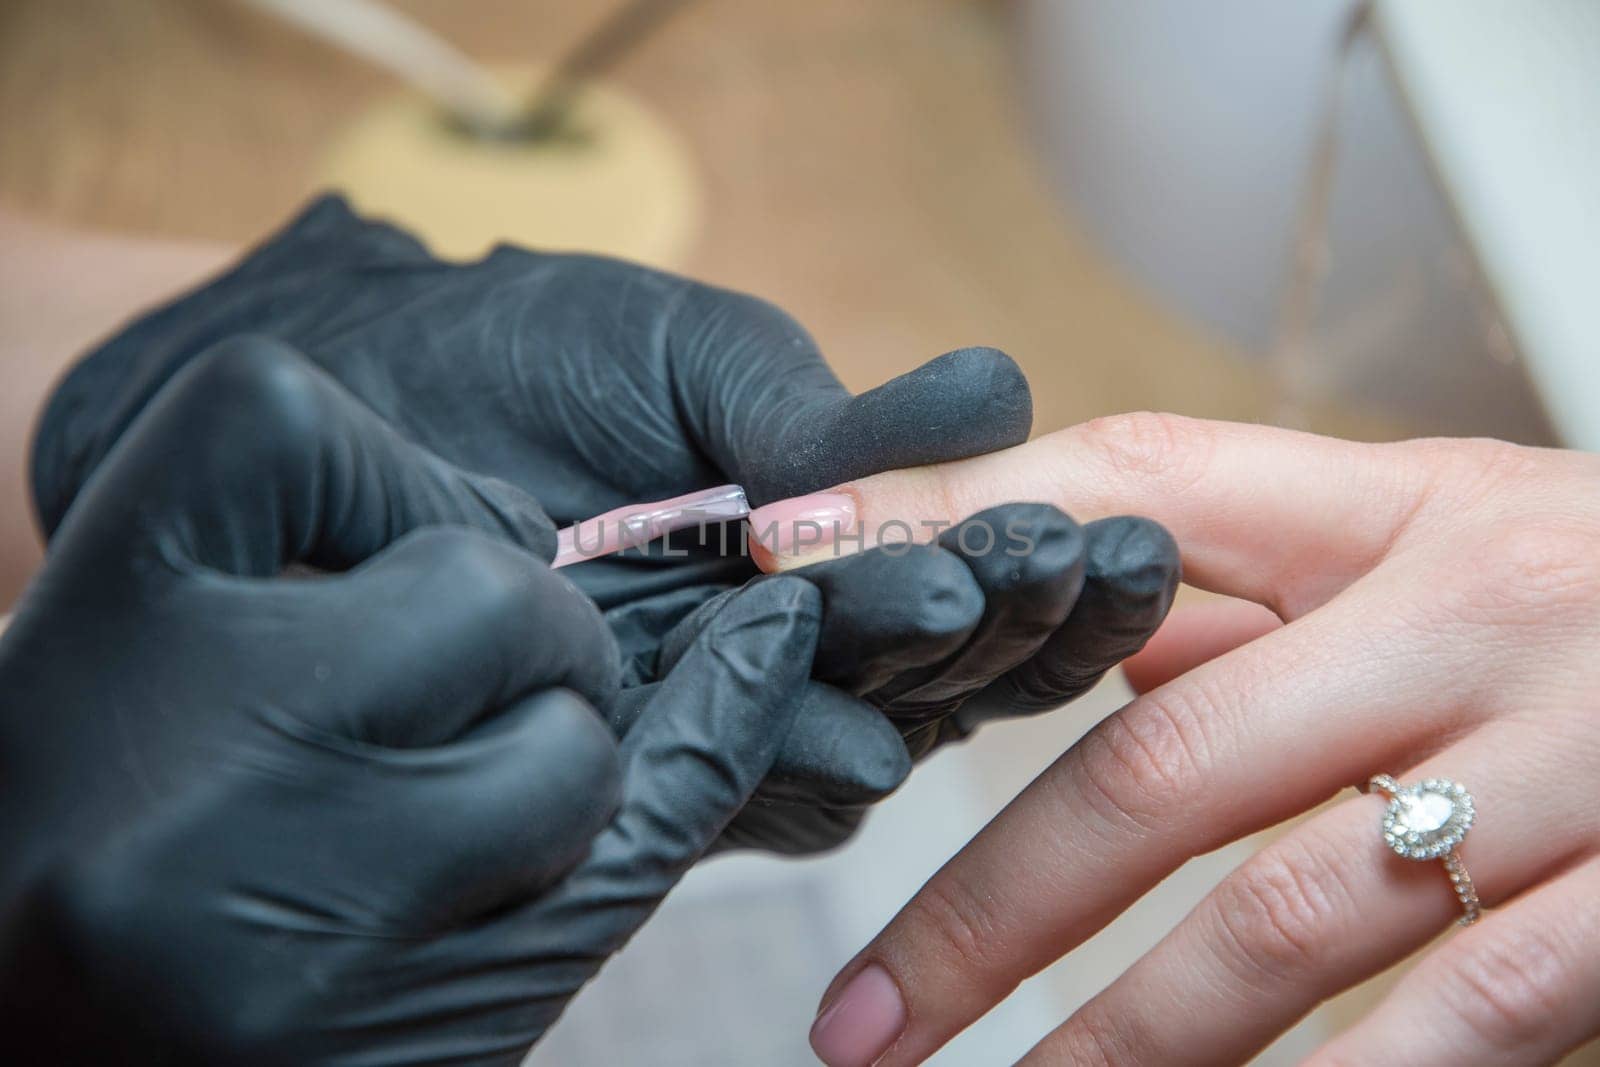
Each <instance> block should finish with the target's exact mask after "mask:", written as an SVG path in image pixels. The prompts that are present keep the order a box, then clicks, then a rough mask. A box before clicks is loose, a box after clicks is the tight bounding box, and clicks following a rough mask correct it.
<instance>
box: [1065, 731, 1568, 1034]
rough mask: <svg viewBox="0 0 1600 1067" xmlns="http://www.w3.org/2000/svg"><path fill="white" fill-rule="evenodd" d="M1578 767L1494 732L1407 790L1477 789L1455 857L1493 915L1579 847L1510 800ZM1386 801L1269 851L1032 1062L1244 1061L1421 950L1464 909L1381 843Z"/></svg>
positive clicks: (1556, 820)
mask: <svg viewBox="0 0 1600 1067" xmlns="http://www.w3.org/2000/svg"><path fill="white" fill-rule="evenodd" d="M1533 764H1537V766H1538V769H1537V771H1535V770H1534V768H1533V766H1532V765H1533ZM1586 764H1587V755H1586V754H1577V753H1574V752H1572V751H1571V750H1570V749H1569V750H1567V751H1562V750H1560V748H1559V746H1555V745H1551V746H1549V747H1547V748H1545V747H1541V746H1539V745H1538V743H1537V741H1535V742H1534V744H1533V745H1532V746H1531V748H1530V746H1529V745H1528V743H1527V741H1526V739H1525V738H1524V737H1523V735H1522V731H1520V730H1503V729H1495V728H1494V727H1488V728H1485V729H1484V730H1481V731H1479V732H1478V733H1476V734H1474V735H1472V736H1471V737H1470V738H1469V739H1468V740H1466V741H1465V742H1463V743H1461V744H1459V745H1457V746H1455V747H1453V748H1451V749H1450V750H1448V751H1447V752H1445V753H1442V754H1441V755H1439V756H1438V757H1436V758H1433V759H1430V760H1429V761H1428V763H1427V764H1426V765H1425V766H1424V767H1422V768H1420V769H1417V770H1414V771H1410V772H1407V773H1406V774H1405V775H1404V776H1403V780H1404V781H1405V782H1408V783H1409V782H1414V781H1420V780H1423V779H1426V778H1428V777H1430V776H1435V775H1439V774H1443V773H1445V769H1446V768H1448V773H1450V774H1451V775H1453V776H1455V777H1456V778H1457V779H1458V780H1459V781H1460V782H1462V783H1464V784H1466V785H1467V786H1469V787H1470V789H1471V793H1472V795H1473V796H1474V797H1475V798H1476V800H1477V804H1478V807H1477V812H1478V815H1477V821H1476V823H1475V824H1474V825H1473V827H1472V829H1471V830H1470V832H1469V835H1468V837H1467V839H1466V840H1465V841H1464V842H1463V843H1462V845H1461V855H1462V857H1463V861H1464V862H1465V863H1466V865H1467V867H1468V869H1469V871H1470V874H1471V876H1472V879H1473V881H1474V883H1475V884H1476V887H1477V891H1478V893H1479V895H1480V897H1481V899H1482V901H1483V904H1484V906H1486V907H1488V906H1493V905H1495V904H1498V903H1499V902H1501V901H1503V900H1506V899H1508V898H1510V897H1512V896H1514V895H1516V894H1517V893H1519V892H1521V891H1522V890H1523V889H1524V888H1526V887H1527V886H1528V885H1529V884H1532V883H1536V882H1537V881H1538V880H1539V879H1540V878H1541V877H1543V876H1544V875H1545V874H1546V873H1548V872H1549V871H1551V870H1552V869H1556V868H1559V867H1560V866H1561V865H1563V864H1564V863H1565V862H1566V861H1567V860H1568V859H1569V857H1571V856H1572V855H1573V854H1574V852H1575V851H1576V850H1578V849H1580V848H1583V847H1584V846H1585V837H1586V836H1587V835H1586V834H1585V833H1583V832H1581V831H1580V830H1579V829H1578V828H1577V822H1576V820H1573V819H1572V818H1570V814H1569V813H1568V812H1566V811H1563V810H1560V809H1559V808H1558V807H1557V806H1555V805H1531V806H1530V805H1525V804H1520V803H1519V800H1520V798H1522V797H1524V796H1525V795H1526V792H1525V790H1524V789H1523V788H1522V783H1523V782H1524V781H1526V780H1527V779H1528V777H1529V776H1530V773H1542V774H1546V775H1555V776H1557V777H1561V776H1568V777H1581V776H1582V775H1583V774H1585V773H1586ZM1387 804H1388V801H1387V799H1386V798H1384V797H1382V796H1381V795H1373V796H1365V797H1359V798H1356V799H1352V800H1350V801H1348V802H1346V803H1343V804H1341V805H1339V806H1338V807H1336V808H1333V809H1332V810H1330V811H1327V812H1324V813H1322V814H1321V815H1319V816H1317V817H1316V818H1314V819H1312V820H1311V821H1310V822H1308V823H1307V824H1306V825H1304V826H1302V827H1300V828H1298V829H1296V830H1295V831H1294V832H1292V833H1291V834H1289V835H1288V836H1287V837H1285V838H1284V839H1282V840H1280V841H1277V842H1275V843H1274V844H1272V845H1269V846H1268V847H1267V848H1266V849H1264V850H1263V851H1262V852H1260V853H1259V854H1258V855H1256V856H1255V857H1254V858H1252V859H1251V860H1250V861H1249V862H1247V863H1246V864H1244V865H1243V866H1242V867H1240V868H1239V869H1238V870H1236V871H1234V872H1233V873H1232V874H1230V875H1229V876H1228V877H1227V878H1226V879H1224V880H1223V882H1222V883H1221V884H1220V885H1219V886H1218V887H1217V888H1216V890H1214V891H1213V892H1212V893H1211V894H1210V895H1208V896H1207V897H1206V898H1205V899H1204V900H1203V901H1201V903H1200V904H1199V905H1198V906H1197V907H1196V908H1195V909H1194V911H1193V912H1191V913H1190V914H1189V916H1188V917H1187V918H1185V919H1184V920H1183V922H1181V923H1180V924H1179V925H1178V927H1177V928H1176V929H1174V930H1173V931H1172V932H1171V933H1170V934H1168V935H1167V937H1166V938H1165V939H1164V940H1162V942H1161V943H1160V944H1159V945H1157V946H1156V947H1155V948H1154V949H1153V950H1151V951H1150V952H1149V953H1148V954H1146V955H1145V956H1144V957H1143V958H1142V959H1140V960H1139V961H1138V962H1136V963H1135V964H1134V965H1133V966H1132V967H1131V968H1129V970H1128V971H1127V972H1126V973H1125V974H1123V975H1122V976H1121V977H1120V978H1118V979H1117V981H1116V982H1114V983H1113V984H1112V985H1111V986H1110V987H1109V988H1108V989H1106V990H1105V991H1104V992H1102V993H1101V994H1100V995H1099V996H1097V997H1095V998H1094V999H1093V1000H1091V1001H1090V1002H1089V1003H1088V1004H1087V1005H1085V1006H1084V1007H1083V1008H1082V1009H1081V1010H1080V1011H1078V1012H1077V1013H1076V1014H1075V1015H1074V1016H1073V1017H1072V1018H1071V1019H1070V1020H1068V1021H1067V1022H1066V1023H1064V1024H1063V1025H1062V1026H1061V1027H1060V1028H1059V1029H1058V1030H1056V1032H1055V1033H1054V1034H1052V1035H1051V1036H1050V1037H1048V1038H1046V1039H1045V1040H1044V1041H1043V1042H1042V1043H1041V1044H1040V1045H1039V1046H1038V1048H1037V1049H1036V1050H1035V1052H1034V1056H1035V1059H1036V1061H1037V1062H1041V1063H1059V1062H1072V1063H1076V1062H1080V1061H1082V1062H1097V1063H1098V1062H1134V1063H1170V1064H1185V1063H1194V1064H1201V1063H1243V1062H1245V1061H1246V1060H1248V1059H1250V1058H1251V1057H1252V1056H1253V1055H1254V1054H1255V1053H1257V1052H1259V1051H1260V1050H1261V1049H1262V1048H1264V1047H1266V1045H1267V1044H1269V1043H1270V1042H1271V1041H1272V1040H1274V1039H1275V1038H1276V1037H1277V1036H1278V1035H1279V1034H1280V1033H1282V1032H1283V1031H1284V1030H1287V1029H1288V1028H1289V1027H1290V1026H1292V1025H1293V1024H1294V1023H1295V1021H1296V1020H1298V1019H1299V1018H1300V1017H1301V1016H1303V1015H1305V1014H1306V1013H1307V1012H1308V1011H1310V1010H1311V1009H1312V1008H1314V1007H1315V1006H1316V1005H1317V1004H1319V1003H1321V1002H1322V1001H1323V1000H1325V999H1326V998H1328V997H1330V996H1332V995H1333V994H1335V993H1337V992H1339V991H1341V990H1343V989H1345V988H1348V987H1349V986H1351V985H1353V984H1355V983H1356V982H1359V981H1361V980H1363V979H1365V978H1367V977H1370V976H1371V975H1374V974H1376V973H1378V972H1380V971H1383V970H1385V969H1387V968H1388V967H1390V966H1392V965H1393V964H1395V963H1397V962H1399V961H1400V960H1401V959H1403V958H1405V957H1406V956H1408V955H1410V954H1411V953H1412V952H1414V951H1415V950H1416V949H1418V948H1421V947H1422V946H1423V945H1425V944H1427V943H1428V942H1429V941H1430V940H1432V939H1433V937H1434V936H1435V935H1436V934H1437V933H1438V932H1439V931H1440V930H1441V929H1443V928H1444V927H1445V926H1446V925H1447V924H1448V923H1449V922H1451V921H1452V920H1454V919H1456V918H1459V917H1460V915H1461V905H1460V903H1458V901H1457V900H1456V898H1455V895H1454V893H1453V892H1452V890H1451V884H1452V883H1451V882H1450V880H1449V878H1448V877H1447V872H1446V871H1445V869H1444V867H1443V865H1442V864H1441V863H1439V862H1438V861H1436V860H1435V861H1413V860H1407V859H1404V858H1402V857H1400V856H1397V855H1396V854H1395V853H1394V852H1393V851H1392V850H1391V849H1390V848H1389V846H1388V845H1387V844H1385V842H1384V839H1383V836H1382V833H1381V824H1382V813H1383V811H1384V810H1385V807H1386V806H1387ZM1407 1062H1410V1061H1409V1060H1408V1061H1407Z"/></svg>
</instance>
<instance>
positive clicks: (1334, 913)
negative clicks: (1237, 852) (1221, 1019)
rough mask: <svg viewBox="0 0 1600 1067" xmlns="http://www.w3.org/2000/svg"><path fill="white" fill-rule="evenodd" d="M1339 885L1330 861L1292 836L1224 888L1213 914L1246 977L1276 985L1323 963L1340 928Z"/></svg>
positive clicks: (1257, 983) (1254, 984)
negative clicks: (1318, 856) (1330, 867)
mask: <svg viewBox="0 0 1600 1067" xmlns="http://www.w3.org/2000/svg"><path fill="white" fill-rule="evenodd" d="M1338 884H1339V883H1338V882H1337V881H1336V880H1335V875H1334V872H1332V871H1331V870H1330V869H1329V868H1328V866H1327V864H1325V863H1323V862H1321V861H1320V860H1319V859H1317V857H1316V856H1315V855H1314V853H1313V851H1312V850H1311V849H1310V848H1307V847H1305V846H1303V845H1301V844H1299V843H1292V839H1291V841H1285V842H1283V843H1281V844H1280V845H1278V846H1275V847H1274V848H1272V849H1269V850H1268V851H1266V852H1263V853H1261V854H1260V855H1259V856H1257V857H1256V858H1255V859H1253V860H1252V861H1250V863H1248V864H1246V865H1245V866H1244V867H1243V868H1241V869H1240V870H1239V871H1237V872H1236V873H1235V874H1233V875H1232V876H1230V877H1229V878H1228V879H1226V880H1225V881H1224V882H1223V883H1222V884H1221V885H1220V886H1218V888H1217V895H1216V897H1215V899H1214V906H1213V909H1212V914H1213V915H1214V917H1215V921H1216V924H1217V926H1218V927H1219V928H1220V930H1221V932H1222V934H1223V936H1224V938H1225V940H1226V943H1227V944H1228V946H1229V948H1230V953H1229V958H1230V959H1231V960H1232V961H1233V962H1234V963H1235V964H1236V969H1237V971H1238V973H1239V975H1240V977H1241V978H1242V979H1243V980H1244V981H1246V982H1247V983H1249V984H1250V985H1251V986H1252V987H1270V986H1274V985H1277V984H1279V983H1281V982H1283V981H1284V980H1286V979H1289V978H1292V977H1295V976H1297V975H1302V974H1305V973H1308V972H1310V971H1313V970H1315V969H1316V968H1317V967H1319V966H1320V965H1321V963H1322V962H1323V960H1324V957H1325V956H1326V955H1327V953H1328V951H1329V948H1330V945H1331V944H1332V941H1331V938H1332V937H1333V936H1335V934H1336V932H1337V930H1338V929H1339V926H1340V923H1339V919H1340V908H1339V905H1338V902H1337V894H1336V890H1335V888H1334V887H1336V886H1337V885H1338Z"/></svg>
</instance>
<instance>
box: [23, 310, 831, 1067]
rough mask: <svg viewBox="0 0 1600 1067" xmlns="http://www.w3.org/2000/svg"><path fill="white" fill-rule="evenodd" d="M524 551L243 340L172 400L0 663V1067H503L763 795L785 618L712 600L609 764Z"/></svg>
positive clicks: (356, 414) (798, 625)
mask: <svg viewBox="0 0 1600 1067" xmlns="http://www.w3.org/2000/svg"><path fill="white" fill-rule="evenodd" d="M554 543H555V541H554V532H553V528H552V526H551V524H550V522H549V520H548V519H547V518H546V517H545V515H544V514H543V513H542V512H541V511H540V510H539V508H538V507H537V505H536V504H535V503H534V502H533V501H532V499H531V498H529V497H528V496H526V495H525V494H524V493H522V492H521V491H520V490H517V489H515V488H513V487H512V486H510V485H507V484H506V483H504V482H499V481H496V480H495V479H492V478H486V477H482V476H479V475H474V474H468V473H465V472H463V471H462V470H460V469H459V468H457V467H454V466H452V465H450V464H448V463H446V462H444V461H442V460H440V459H438V458H437V457H436V456H434V455H432V454H430V453H429V452H426V451H424V450H422V449H420V448H418V447H417V446H416V445H414V444H412V443H410V442H408V441H406V440H405V439H404V438H402V437H401V436H400V435H399V434H397V433H396V432H395V431H394V430H393V429H392V428H391V427H390V426H389V425H388V424H386V423H385V422H383V421H382V420H380V419H378V418H377V417H375V416H374V415H373V414H372V413H371V412H370V411H368V410H367V409H366V408H365V407H363V406H362V405H361V404H360V403H359V402H358V401H356V400H355V399H354V398H353V397H351V396H350V395H349V393H348V392H346V391H345V390H344V389H343V388H342V387H341V386H339V385H338V384H337V383H336V382H334V381H332V380H331V379H330V378H328V377H327V376H326V375H325V374H324V373H323V372H322V371H320V370H318V369H316V368H315V367H313V366H312V365H311V364H310V363H308V362H306V361H305V360H304V359H302V358H301V357H300V356H299V355H298V354H296V353H295V352H293V351H292V350H290V349H288V348H287V347H285V346H284V345H282V344H281V343H278V342H273V341H265V340H252V339H242V340H237V341H232V342H228V343H225V344H224V345H222V346H219V348H218V349H217V350H215V351H213V352H211V353H209V354H207V355H204V356H202V357H201V358H199V359H198V360H196V361H195V362H194V363H192V364H191V365H190V366H189V367H187V368H186V369H184V370H182V371H181V372H179V373H178V374H177V375H175V376H174V377H173V379H172V381H171V382H170V383H169V384H168V385H167V386H166V387H165V388H164V389H163V390H162V391H161V392H160V393H159V394H158V395H157V396H156V397H155V398H154V399H153V401H152V402H151V403H150V404H149V405H148V407H147V408H146V409H145V410H144V411H143V412H142V413H141V414H140V415H139V416H138V417H137V418H136V419H134V420H133V422H132V423H131V425H130V426H129V427H128V428H127V429H126V432H124V433H122V434H120V435H119V440H118V441H117V443H116V445H115V447H114V448H112V449H111V450H110V452H109V453H108V454H107V456H106V457H105V460H104V462H103V463H102V464H100V466H99V468H98V469H97V470H96V471H95V473H94V475H93V477H92V478H90V479H89V480H88V482H87V483H86V485H85V486H84V489H83V492H82V495H81V499H79V501H78V502H77V503H76V504H75V505H74V506H73V508H72V510H71V512H70V514H69V515H68V516H67V518H66V520H65V522H64V523H63V524H62V525H61V527H60V529H59V530H58V532H57V536H56V537H55V539H54V541H53V543H52V545H51V553H50V557H49V560H48V562H47V563H46V565H45V567H44V569H43V571H42V572H41V573H40V575H39V576H38V578H37V580H36V581H35V583H34V585H33V587H32V589H31V590H30V592H29V594H28V595H27V597H26V598H25V599H24V601H23V604H22V606H21V609H20V611H19V613H18V615H17V617H16V619H15V621H14V622H13V623H12V625H11V626H10V628H9V629H8V630H7V632H6V633H5V634H4V636H3V638H0V692H3V693H4V694H5V695H6V704H5V708H4V712H3V714H0V768H3V769H0V780H3V781H4V783H5V794H4V803H3V804H0V1022H3V1025H0V1030H3V1032H4V1035H5V1036H4V1041H5V1046H6V1050H7V1054H8V1056H10V1057H11V1058H13V1059H15V1060H16V1061H17V1062H26V1063H123V1062H138V1063H205V1064H215V1063H230V1064H284V1063H295V1064H315V1063H330V1062H338V1063H356V1062H359V1063H368V1064H386V1063H407V1064H412V1063H424V1062H428V1063H435V1062H437V1063H446V1062H448V1063H463V1062H473V1063H505V1064H514V1063H517V1062H519V1061H520V1060H521V1058H522V1057H523V1055H524V1054H525V1052H526V1051H527V1048H528V1046H529V1045H530V1044H531V1043H532V1042H533V1041H534V1040H535V1039H536V1038H538V1037H539V1035H540V1034H541V1033H542V1032H543V1031H544V1030H545V1029H546V1028H547V1027H548V1026H549V1025H550V1023H551V1021H552V1020H554V1019H555V1017H556V1016H557V1015H558V1014H559V1013H560V1011H561V1009H562V1007H563V1005H564V1004H565V1003H566V1001H567V1000H568V999H569V998H570V997H571V996H572V994H573V993H574V992H575V991H576V990H577V989H578V988H579V987H580V986H581V985H582V984H583V983H584V982H585V981H586V980H587V979H588V978H589V977H590V976H591V975H592V974H593V973H594V972H595V971H596V969H598V968H599V966H600V965H601V963H602V962H604V960H605V959H606V958H607V957H608V956H609V955H610V954H611V953H613V952H614V951H616V950H617V948H619V947H620V946H621V945H622V943H623V942H624V941H625V940H626V939H627V938H628V936H629V935H630V934H631V933H632V931H633V930H634V929H635V928H637V927H638V926H639V924H640V923H642V922H643V921H644V920H645V918H646V917H647V916H648V915H649V914H650V912H651V911H652V910H653V909H654V907H655V905H656V904H657V903H658V902H659V900H660V899H661V897H662V895H663V894H665V893H666V892H667V890H668V889H669V888H670V887H671V886H672V885H673V884H674V882H676V880H677V879H678V878H679V876H680V875H681V874H682V873H683V872H684V871H685V870H686V869H687V868H688V866H689V865H690V864H691V863H693V861H694V860H695V859H696V858H698V856H699V855H700V854H701V853H702V852H703V850H704V849H705V848H706V847H707V846H708V845H709V844H710V843H711V842H712V841H713V839H714V838H715V837H716V836H717V835H718V833H719V832H720V831H721V830H722V828H723V826H724V824H725V823H726V822H727V820H728V819H729V817H730V816H731V815H732V814H733V813H734V812H735V811H737V810H738V809H739V808H740V807H742V806H743V804H744V803H745V802H746V800H747V799H748V797H749V795H750V793H751V791H752V790H753V789H754V788H755V786H756V784H757V783H758V782H759V781H760V780H761V779H762V778H763V776H764V775H765V774H766V773H767V771H768V768H769V767H770V765H771V763H772V761H773V759H774V757H775V756H776V754H777V751H778V747H779V745H780V744H781V742H782V740H783V738H784V736H785V734H786V733H787V732H788V729H789V725H790V720H791V718H792V716H793V714H794V709H795V707H796V705H797V702H798V701H797V693H798V691H799V688H800V686H801V685H802V684H803V683H804V681H805V679H806V677H807V675H808V674H809V670H810V663H811V655H812V649H813V647H814V644H815V640H816V631H817V624H818V618H819V614H820V603H819V602H820V597H819V596H818V594H817V593H816V591H815V589H814V588H812V587H811V586H810V585H808V584H807V583H805V582H802V581H798V580H785V581H783V582H782V583H780V584H763V585H761V586H759V587H757V588H754V589H751V590H750V591H749V592H748V593H745V594H743V595H741V596H738V597H736V598H735V599H734V600H732V601H731V602H730V603H729V604H728V606H727V608H726V610H724V611H723V612H721V613H720V614H719V615H718V617H717V618H716V620H715V621H714V622H713V623H712V624H711V625H710V626H708V627H707V628H706V629H705V632H703V633H702V634H701V635H700V636H699V638H698V640H697V641H696V642H695V643H694V645H693V646H692V647H690V648H689V649H687V650H686V651H685V652H684V654H683V655H682V657H681V658H680V659H679V660H678V662H677V664H676V666H675V668H674V669H673V671H672V672H671V673H670V674H668V675H667V676H666V678H665V680H664V681H663V682H662V684H661V685H660V686H659V687H658V688H657V689H656V691H655V692H654V694H653V697H652V699H651V700H650V701H649V703H648V704H647V705H646V706H645V707H644V708H643V709H642V710H641V713H640V716H639V721H638V724H637V725H636V726H635V727H634V729H633V730H631V731H630V732H629V734H628V736H627V738H626V740H625V741H624V742H623V743H622V745H621V746H620V749H619V747H618V745H617V743H616V742H615V740H614V739H613V737H612V735H611V733H610V731H609V730H608V729H607V728H606V726H605V724H604V722H603V721H602V720H601V719H600V718H599V717H598V716H597V715H596V714H595V712H594V710H593V708H592V706H591V705H593V704H598V703H603V702H606V701H608V700H609V699H610V698H611V697H612V695H613V694H614V692H615V690H616V687H617V684H618V678H617V662H618V660H617V655H616V649H615V645H614V643H613V640H612V637H611V635H610V633H609V631H608V629H607V628H606V626H605V624H604V622H603V620H602V619H601V617H600V614H599V612H598V611H597V610H596V609H595V607H594V605H593V603H592V602H591V601H590V600H589V599H588V598H587V597H585V596H583V595H582V594H581V593H579V591H578V590H576V589H575V588H573V587H572V586H571V585H570V583H568V582H567V581H566V580H565V579H564V578H562V577H560V576H558V575H556V574H555V573H553V572H552V571H551V570H550V569H549V568H548V567H547V566H546V565H545V562H544V558H548V556H549V555H550V553H551V552H552V551H553V549H554ZM541 557H543V558H541ZM297 562H303V563H308V564H311V565H313V566H315V567H318V568H321V569H323V570H325V571H333V572H336V573H329V574H322V575H316V576H302V577H290V576H284V575H283V574H282V573H281V572H282V571H283V569H284V567H285V566H286V565H288V564H292V563H297Z"/></svg>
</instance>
